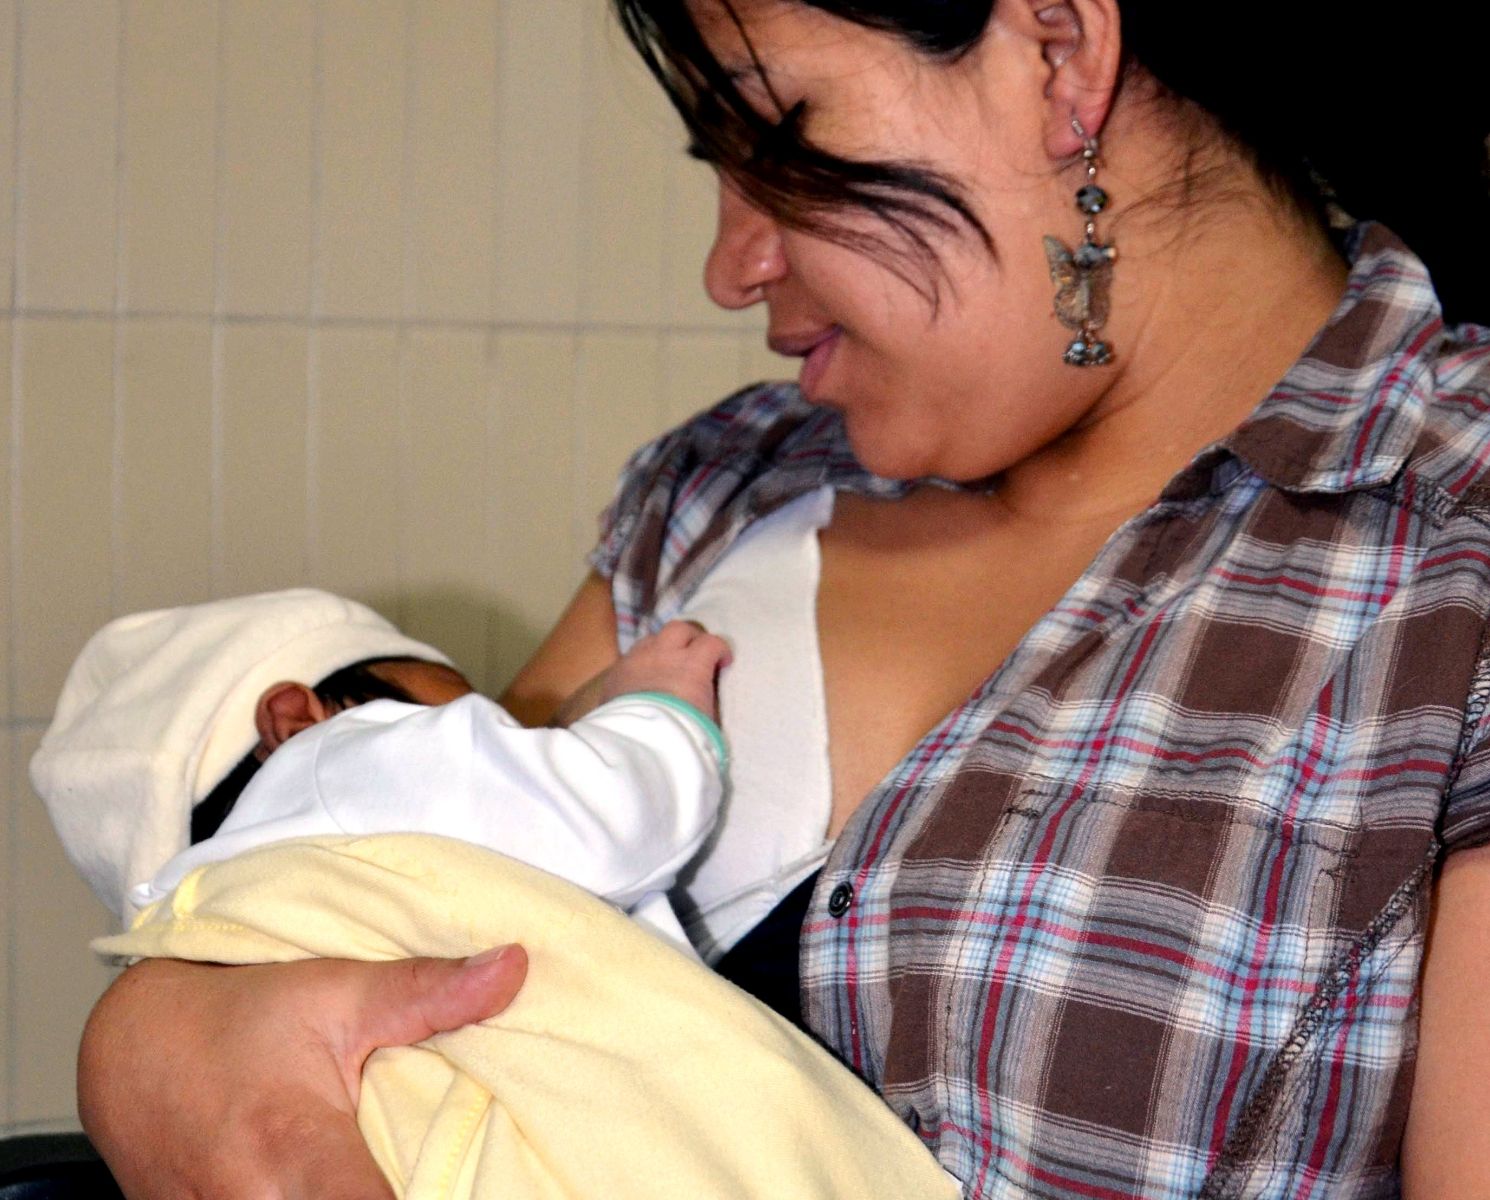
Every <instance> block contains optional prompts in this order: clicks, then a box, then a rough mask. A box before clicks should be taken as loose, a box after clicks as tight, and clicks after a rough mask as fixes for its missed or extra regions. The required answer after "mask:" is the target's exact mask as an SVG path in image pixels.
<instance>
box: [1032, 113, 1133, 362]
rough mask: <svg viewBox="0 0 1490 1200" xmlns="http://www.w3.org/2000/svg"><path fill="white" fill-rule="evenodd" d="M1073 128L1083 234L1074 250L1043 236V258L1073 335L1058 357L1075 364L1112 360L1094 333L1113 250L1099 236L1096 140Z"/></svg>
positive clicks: (1105, 305)
mask: <svg viewBox="0 0 1490 1200" xmlns="http://www.w3.org/2000/svg"><path fill="white" fill-rule="evenodd" d="M1071 127H1072V128H1073V129H1075V130H1076V133H1077V136H1078V137H1080V138H1081V139H1082V141H1083V143H1084V146H1083V148H1082V152H1081V153H1082V157H1083V158H1084V159H1086V179H1087V181H1086V183H1085V185H1083V186H1082V187H1081V188H1080V189H1079V190H1078V191H1077V193H1076V208H1077V210H1078V211H1079V212H1081V213H1082V214H1083V215H1084V216H1085V217H1086V229H1085V236H1084V237H1083V238H1082V241H1081V244H1080V245H1078V246H1077V247H1076V249H1075V250H1072V249H1070V248H1069V247H1068V246H1067V245H1066V243H1065V242H1063V241H1061V239H1060V238H1058V237H1052V236H1051V235H1050V234H1046V235H1045V258H1046V261H1047V262H1049V264H1050V281H1051V282H1052V283H1053V284H1055V315H1056V317H1057V319H1059V321H1060V323H1061V324H1062V325H1064V326H1065V327H1066V328H1067V329H1070V330H1073V331H1074V332H1075V334H1076V336H1075V337H1074V338H1073V339H1072V340H1071V344H1070V345H1069V346H1067V347H1066V352H1065V354H1063V355H1062V356H1061V357H1062V358H1063V359H1064V360H1065V361H1066V362H1067V363H1069V364H1070V365H1071V366H1073V367H1101V366H1106V365H1107V364H1108V363H1110V362H1111V361H1112V347H1111V346H1109V345H1108V344H1107V343H1106V342H1104V341H1102V340H1101V339H1100V338H1098V336H1097V333H1098V331H1099V330H1100V329H1101V328H1102V326H1103V325H1105V324H1106V323H1107V314H1108V312H1109V311H1110V309H1111V299H1110V291H1111V287H1112V263H1113V260H1114V259H1115V258H1116V257H1117V251H1116V250H1115V249H1114V248H1113V247H1112V246H1110V245H1103V244H1102V243H1100V242H1099V241H1097V220H1096V218H1097V214H1098V213H1100V212H1101V211H1102V210H1103V209H1104V208H1106V207H1107V193H1106V192H1105V191H1103V190H1102V189H1101V188H1100V187H1098V186H1097V139H1096V138H1091V137H1088V136H1087V133H1086V130H1085V129H1083V128H1082V127H1081V122H1080V121H1078V120H1077V119H1076V118H1075V117H1072V118H1071Z"/></svg>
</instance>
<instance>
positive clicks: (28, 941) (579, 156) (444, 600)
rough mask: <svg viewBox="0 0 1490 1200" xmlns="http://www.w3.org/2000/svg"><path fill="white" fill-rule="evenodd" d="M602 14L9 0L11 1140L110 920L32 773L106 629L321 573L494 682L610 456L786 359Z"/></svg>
mask: <svg viewBox="0 0 1490 1200" xmlns="http://www.w3.org/2000/svg"><path fill="white" fill-rule="evenodd" d="M603 3H604V0H0V297H3V298H4V300H5V311H4V313H3V314H0V380H8V381H9V386H6V387H3V388H0V430H3V431H4V441H3V453H0V531H3V532H4V536H3V537H0V614H3V618H4V619H3V622H0V725H3V734H0V797H3V803H4V812H5V817H4V821H3V823H0V833H3V838H4V842H3V847H0V854H3V858H0V861H3V864H4V866H3V872H4V879H3V887H0V930H3V931H4V936H5V938H6V952H5V953H4V954H3V955H0V1023H3V1032H4V1042H3V1045H0V1123H3V1124H9V1125H27V1126H34V1125H39V1124H51V1123H68V1122H70V1121H71V1120H72V1119H73V1094H72V1058H73V1053H74V1050H75V1046H76V1041H77V1035H78V1031H79V1029H80V1027H81V1024H82V1021H83V1018H84V1015H85V1013H86V1012H87V1010H88V1008H89V1006H90V1004H91V1002H92V1000H93V999H94V997H95V996H96V995H97V993H98V991H99V989H100V988H101V986H102V985H103V984H104V983H105V982H106V976H105V974H104V972H103V971H102V970H101V969H100V968H99V967H97V966H95V965H93V964H92V963H91V962H90V960H89V957H88V955H87V952H86V950H85V949H84V944H85V942H86V940H87V939H88V938H89V937H91V936H93V935H95V934H98V933H100V932H103V931H104V930H105V929H106V928H107V925H108V918H107V916H106V914H105V913H104V911H103V910H102V909H101V908H100V907H99V906H98V905H97V904H96V903H95V902H94V901H93V900H92V899H91V897H90V896H89V895H88V893H87V892H86V890H85V889H84V888H83V887H82V886H81V885H80V884H79V883H77V882H76V881H75V880H74V878H73V876H72V874H71V871H70V869H69V867H68V865H67V863H66V862H65V860H64V859H63V857H62V854H61V851H60V849H59V848H58V846H57V843H56V840H55V838H54V837H53V835H52V833H51V830H50V828H49V827H48V826H47V823H46V820H45V817H44V815H43V813H42V811H41V808H40V805H39V804H38V802H37V801H36V800H35V799H34V798H33V796H32V795H31V793H30V791H29V789H28V787H27V785H26V782H25V765H26V762H27V760H28V758H29V756H30V754H31V752H32V750H33V749H34V747H35V745H36V742H37V739H38V738H39V737H40V734H41V731H42V729H43V728H44V727H45V723H46V720H47V717H48V715H49V713H50V711H51V706H52V703H53V701H54V699H55V697H56V693H57V689H58V686H59V684H60V683H61V680H62V677H63V674H64V672H65V670H66V668H67V665H68V663H69V662H70V660H71V657H72V655H73V654H74V653H75V652H76V651H77V649H78V648H79V647H80V645H81V644H82V642H83V640H84V639H85V638H86V637H87V635H88V634H89V633H90V632H91V631H92V630H93V629H94V628H95V627H97V626H98V625H99V624H101V623H102V622H103V621H105V620H107V619H108V618H109V617H110V616H111V615H114V614H118V613H122V612H127V611H131V610H136V609H140V608H145V607H153V606H157V605H163V604H171V603H178V602H182V601H190V600H197V599H202V598H206V597H209V596H215V595H223V594H229V593H233V592H241V591H248V590H257V589H263V588H271V587H281V586H285V585H289V584H294V583H299V582H311V583H315V584H318V585H321V586H325V587H330V588H333V589H337V590H340V591H343V592H347V593H350V594H353V595H355V596H358V597H360V598H362V599H365V600H367V601H369V602H371V603H373V604H375V605H376V606H377V607H379V608H380V609H382V610H383V611H384V612H386V613H387V614H388V615H389V616H391V617H394V618H395V619H398V620H401V621H402V622H403V623H404V624H405V625H406V626H407V627H408V628H409V629H410V630H411V631H412V632H414V633H415V634H417V635H418V636H421V637H425V638H428V639H430V640H433V641H435V642H437V643H439V644H441V645H442V646H444V647H445V648H446V649H447V650H449V651H450V652H451V653H452V654H453V655H454V656H455V658H456V659H457V660H459V661H460V662H461V663H463V664H464V665H465V666H466V667H467V669H468V671H469V672H470V673H471V674H472V675H473V677H475V678H476V679H478V680H481V681H483V682H485V683H486V684H487V685H488V686H489V687H497V686H499V685H500V684H501V683H502V682H503V680H504V679H505V678H506V677H507V676H509V675H510V674H511V672H512V671H513V670H514V668H515V667H516V666H517V665H518V664H519V663H520V662H521V661H522V660H523V659H524V657H525V656H526V655H527V654H528V652H529V651H530V650H531V649H532V647H533V646H534V644H535V642H536V639H537V638H538V636H539V635H540V634H541V632H542V631H543V629H544V628H545V626H546V625H547V624H548V623H549V622H550V621H551V620H552V619H553V617H554V616H555V615H556V613H557V610H558V608H559V606H560V605H561V604H562V602H563V601H564V599H565V598H566V596H567V594H568V593H569V591H570V590H571V589H572V587H573V586H574V584H575V583H576V582H577V580H578V579H579V577H580V573H581V571H582V566H581V560H582V556H583V553H584V551H585V550H586V549H587V548H588V545H589V542H590V538H591V533H592V530H593V527H594V515H595V512H596V510H597V509H598V507H599V506H600V505H601V504H602V502H603V501H604V499H605V498H606V496H607V495H608V492H609V488H610V485H611V481H612V479H613V477H614V473H615V470H616V468H617V466H618V465H619V463H620V461H621V460H622V458H623V457H624V455H625V453H626V452H627V450H628V449H629V448H631V447H632V446H634V445H635V444H636V443H637V442H639V441H640V440H641V439H642V438H644V437H646V436H647V435H648V434H650V433H652V432H654V431H656V430H658V429H660V428H662V427H664V426H665V425H667V424H669V423H671V422H673V421H675V420H677V419H680V418H681V417H683V416H684V415H686V414H687V413H688V412H690V411H692V410H693V409H694V408H697V407H698V406H700V405H701V404H704V403H707V402H708V401H709V400H711V399H713V398H716V397H717V396H719V395H721V394H723V393H724V392H725V391H726V390H728V389H729V388H731V387H733V386H735V385H737V384H739V383H741V382H745V381H746V380H748V379H750V378H760V377H763V376H765V375H769V374H775V373H779V372H780V370H781V364H780V362H779V360H773V359H771V358H770V357H769V356H768V355H767V354H766V353H765V352H764V350H763V349H762V348H761V345H760V342H761V337H760V332H759V331H760V326H761V320H760V318H759V316H758V315H755V314H746V315H744V316H730V315H728V314H722V313H719V312H717V311H715V310H713V309H712V308H711V307H709V305H708V304H707V302H706V301H705V300H704V298H703V296H702V293H701V290H700V287H699V284H698V279H699V266H700V261H701V256H702V253H703V250H704V248H705V246H706V245H707V241H708V236H709V231H710V223H711V220H712V199H711V195H710V181H709V179H708V178H707V176H706V175H704V174H702V173H701V172H700V170H699V169H698V168H697V167H695V166H693V165H692V164H690V163H688V162H687V161H686V160H685V159H684V158H683V156H682V155H681V153H679V147H680V145H681V133H680V131H679V130H678V129H677V128H675V125H674V119H673V117H672V116H671V114H670V113H669V112H668V111H667V110H666V108H665V105H664V103H663V102H662V101H661V99H660V97H658V96H656V95H654V94H653V89H652V87H651V85H650V83H649V82H648V81H646V80H645V79H644V78H643V77H642V76H641V73H640V70H639V68H636V67H634V66H633V65H632V63H631V61H630V59H629V57H628V52H627V51H626V50H625V48H624V47H623V46H622V45H621V43H620V38H619V35H618V34H617V33H616V32H615V31H614V29H613V28H611V27H610V25H609V24H608V21H607V19H606V17H605V14H604V11H603Z"/></svg>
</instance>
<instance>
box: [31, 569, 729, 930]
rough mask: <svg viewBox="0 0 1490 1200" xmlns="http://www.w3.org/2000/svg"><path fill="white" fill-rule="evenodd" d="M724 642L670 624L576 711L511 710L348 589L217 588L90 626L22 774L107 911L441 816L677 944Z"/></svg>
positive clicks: (706, 815) (704, 823)
mask: <svg viewBox="0 0 1490 1200" xmlns="http://www.w3.org/2000/svg"><path fill="white" fill-rule="evenodd" d="M728 661H729V650H728V647H727V646H726V645H725V643H724V642H723V641H722V640H721V639H720V638H717V637H714V636H712V635H710V634H708V633H705V632H704V631H703V630H702V629H700V628H698V627H697V626H695V625H692V624H688V623H686V622H673V623H672V624H669V625H667V626H665V627H664V628H663V629H661V630H660V631H659V632H658V633H656V634H653V635H651V636H649V637H644V638H642V639H641V640H640V641H639V642H638V643H637V644H636V645H635V646H633V647H632V648H631V649H630V651H629V652H628V653H626V654H625V655H624V656H622V657H621V658H620V659H619V660H618V661H617V662H616V663H615V664H614V665H612V666H611V667H610V668H609V669H608V670H606V671H604V672H602V673H601V674H600V675H599V676H597V677H596V678H595V679H593V680H591V681H590V683H588V684H587V685H586V686H585V687H584V688H582V689H581V690H580V692H579V693H577V694H576V695H575V696H574V697H571V698H570V700H569V701H568V702H566V704H565V705H564V709H563V716H564V719H565V721H566V723H567V728H545V729H525V728H523V727H522V726H521V725H519V724H518V723H517V721H515V720H514V719H513V718H512V717H511V716H510V715H508V714H507V713H506V712H504V711H503V710H502V709H501V708H500V707H498V706H497V705H496V704H495V703H493V702H492V701H490V700H488V699H486V698H485V697H484V696H481V695H478V694H477V693H476V692H475V691H474V689H473V688H472V687H471V685H470V683H469V682H468V681H467V680H466V678H465V677H464V676H463V675H462V674H461V673H460V672H459V671H457V670H456V669H455V668H454V667H453V666H451V665H450V664H449V662H448V660H447V659H446V658H445V656H444V655H442V654H441V653H440V652H439V651H437V650H434V649H433V648H432V647H429V646H425V645H423V644H421V643H418V642H415V641H413V640H412V639H409V638H407V637H405V636H404V635H403V634H402V633H400V632H399V631H398V630H397V629H396V628H394V627H393V626H392V625H390V624H389V623H388V622H386V621H384V620H383V619H382V618H381V617H379V616H378V615H377V614H376V613H374V612H373V611H372V610H370V609H368V608H366V607H364V606H363V605H360V604H357V603H355V602H353V601H350V600H345V599H342V598H340V597H336V596H331V595H328V594H326V593H324V592H316V591H312V590H309V589H298V590H294V591H288V592H277V593H269V594H265V595H258V596H246V597H240V598H236V599H231V600H220V601H215V602H212V603H208V604H202V605H195V606H190V607H184V608H177V609H169V610H165V611H161V612H154V613H145V614H140V615H136V616H131V617H124V618H122V619H120V620H118V621H115V622H113V623H111V624H110V625H108V626H106V627H105V628H104V629H103V630H102V631H100V632H99V633H98V634H97V635H95V637H94V638H93V639H92V641H90V642H89V644H88V646H87V647H86V648H85V649H84V651H83V653H82V655H81V656H80V657H79V659H78V661H77V663H76V665H75V666H74V668H73V670H72V672H71V673H70V675H69V677H68V680H67V684H66V686H65V687H64V689H63V693H62V697H61V700H60V701H59V703H58V707H57V714H56V718H55V720H54V722H53V724H52V727H51V729H50V730H48V732H47V735H46V737H45V738H44V739H43V741H42V744H41V748H40V750H39V752H38V753H37V755H36V757H35V759H34V760H33V763H32V776H33V779H34V781H35V783H36V786H37V790H38V791H39V792H40V794H41V795H42V798H43V799H44V800H45V801H46V803H47V805H48V807H49V809H50V810H51V812H52V814H53V817H54V819H55V820H56V822H57V825H58V828H59V830H60V831H61V832H62V835H63V841H64V843H65V844H66V845H67V847H68V850H69V852H70V853H71V854H72V856H73V858H74V859H75V861H77V862H78V865H79V866H80V867H81V868H82V870H83V873H84V875H85V876H86V877H87V878H88V880H89V882H90V883H91V884H92V885H93V887H94V889H95V890H96V891H98V892H99V894H100V895H101V896H102V897H103V899H104V900H105V902H107V903H109V904H110V906H111V907H113V908H114V909H115V911H117V912H120V913H126V912H128V911H130V910H139V909H143V908H145V907H147V906H148V905H150V904H152V903H153V902H155V901H156V900H159V899H161V898H162V897H164V896H166V895H168V894H169V893H171V892H172V891H174V890H175V888H176V887H177V885H179V884H180V882H181V881H182V879H183V878H184V877H185V876H186V875H187V874H188V873H189V872H190V871H192V870H194V869H195V868H197V867H201V866H204V865H206V864H208V863H213V862H220V861H223V860H225V859H228V858H230V857H233V856H234V855H237V854H241V853H243V852H244V851H246V850H249V849H252V848H254V847H257V846H262V845H266V844H269V843H273V842H278V841H283V840H285V839H288V838H293V837H307V836H315V835H322V834H377V833H432V834H439V835H442V836H445V837H452V838H460V839H463V840H466V841H470V842H474V843H476V844H478V845H481V846H485V847H487V848H488V849H492V850H496V851H499V852H501V853H504V854H507V855H510V856H512V857H514V858H518V859H521V860H523V861H524V862H527V863H529V864H530V865H533V866H536V867H540V868H542V869H544V870H547V871H550V872H552V873H554V874H559V875H562V876H564V877H565V878H567V879H569V880H571V881H572V882H574V883H577V884H579V885H580V886H582V887H584V888H586V889H587V890H589V891H592V892H594V893H595V894H596V895H599V896H601V897H602V898H604V899H607V900H609V901H611V902H612V903H615V904H617V905H619V906H620V907H622V908H624V909H626V910H627V911H629V912H631V913H632V915H633V916H635V917H636V918H637V919H638V920H640V921H641V922H642V923H643V924H646V925H649V926H650V927H651V928H653V929H654V930H656V931H657V932H659V933H662V934H663V935H664V936H666V937H668V938H669V939H671V940H672V941H674V942H675V943H676V944H678V945H679V946H683V947H686V946H687V942H686V939H685V938H684V936H683V933H682V929H681V927H680V926H679V924H678V922H677V919H676V917H675V916H674V915H673V913H672V910H671V908H670V907H669V906H668V904H667V902H666V900H665V898H664V896H663V892H665V890H666V889H667V888H668V887H669V886H670V885H671V883H672V881H673V877H674V875H675V873H676V872H677V870H678V869H679V868H680V867H681V866H682V865H683V864H684V863H686V862H687V861H688V859H689V858H690V857H692V855H693V853H694V852H695V851H696V850H697V849H698V847H699V845H700V844H701V843H702V841H703V839H704V837H705V836H706V835H707V834H708V832H709V830H710V829H711V828H712V826H713V823H714V820H715V817H716V815H717V813H718V808H719V801H720V795H721V788H722V779H723V772H724V768H725V764H726V758H725V750H724V740H723V737H722V735H721V734H720V732H719V728H718V726H717V724H716V720H715V718H716V711H715V694H716V693H715V677H716V675H717V673H718V671H719V670H720V668H721V667H723V666H724V665H725V664H726V663H727V662H728ZM328 669H329V673H327V672H328ZM281 676H282V677H283V678H281ZM323 676H324V677H323ZM316 679H319V680H320V682H319V683H316V684H314V685H313V684H312V683H310V682H304V681H305V680H316ZM121 743H125V744H126V745H127V746H128V747H129V749H128V752H121ZM227 764H231V767H230V768H228V767H227ZM142 794H143V795H145V796H146V797H147V799H148V809H149V812H148V813H147V812H145V811H144V810H143V809H142V808H141V807H140V806H139V805H138V803H137V799H136V798H137V797H140V796H141V795H142ZM131 805H133V808H132V810H131V807H130V806H131ZM121 810H124V811H125V812H126V813H129V814H130V815H131V816H132V817H133V818H134V819H136V820H138V819H139V818H141V817H146V818H148V819H146V820H144V821H143V822H142V823H141V827H140V828H139V829H138V830H136V831H135V833H136V834H140V833H148V834H149V835H150V841H151V842H152V846H151V847H150V848H149V850H153V853H150V852H149V851H147V848H146V847H145V846H142V845H140V844H138V841H139V839H138V837H136V838H133V839H132V838H131V837H130V830H129V829H128V827H127V824H125V825H117V824H116V823H117V818H118V816H119V814H120V812H121ZM188 813H189V814H190V822H189V828H190V841H191V842H192V843H194V844H192V845H190V847H189V848H188V846H187V837H188V821H187V816H188ZM111 828H115V829H117V833H118V834H119V835H120V836H115V837H109V836H107V834H106V833H105V831H106V830H109V829H111ZM101 834H102V835H103V836H101ZM121 836H122V838H123V840H122V841H121ZM131 841H134V842H135V844H130V842H131ZM161 851H169V854H167V855H165V856H162V855H161ZM152 858H153V859H154V861H147V860H149V859H152ZM105 859H107V860H108V861H104V860H105ZM121 884H123V885H124V887H123V888H122V889H121V886H120V885H121Z"/></svg>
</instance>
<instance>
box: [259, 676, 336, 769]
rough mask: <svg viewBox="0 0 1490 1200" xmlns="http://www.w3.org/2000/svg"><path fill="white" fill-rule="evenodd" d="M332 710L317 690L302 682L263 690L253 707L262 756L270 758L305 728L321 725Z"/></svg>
mask: <svg viewBox="0 0 1490 1200" xmlns="http://www.w3.org/2000/svg"><path fill="white" fill-rule="evenodd" d="M330 715H331V713H330V712H329V711H328V710H327V708H326V705H325V704H323V703H322V702H321V698H320V697H319V696H317V695H316V693H315V692H314V690H312V689H311V688H308V687H306V686H305V684H303V683H292V682H289V681H286V682H284V683H276V684H272V685H271V686H269V687H267V688H265V689H264V693H263V695H261V696H260V697H259V703H258V705H257V706H256V707H255V709H254V724H255V725H256V726H257V727H258V730H259V747H258V751H259V755H260V757H261V758H267V757H268V756H269V755H271V754H273V753H274V752H275V751H276V750H278V749H279V748H280V747H281V746H283V745H284V744H285V743H286V742H287V741H289V740H290V738H292V737H294V736H295V735H296V734H297V733H299V732H300V731H301V730H302V729H309V728H310V727H311V726H312V725H319V724H320V723H321V722H322V721H324V720H325V719H326V718H327V717H329V716H330Z"/></svg>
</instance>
